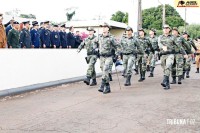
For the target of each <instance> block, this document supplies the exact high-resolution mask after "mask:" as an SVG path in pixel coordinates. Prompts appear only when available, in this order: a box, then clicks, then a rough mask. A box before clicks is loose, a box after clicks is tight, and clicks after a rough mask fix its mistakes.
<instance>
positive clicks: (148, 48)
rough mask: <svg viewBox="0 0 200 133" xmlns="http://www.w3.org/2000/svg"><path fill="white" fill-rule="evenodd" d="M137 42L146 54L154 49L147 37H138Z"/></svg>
mask: <svg viewBox="0 0 200 133" xmlns="http://www.w3.org/2000/svg"><path fill="white" fill-rule="evenodd" d="M138 42H139V44H140V46H141V47H142V50H143V52H145V53H146V54H150V52H153V51H154V50H153V47H152V45H151V43H150V41H149V39H148V38H146V37H138Z"/></svg>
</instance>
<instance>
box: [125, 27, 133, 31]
mask: <svg viewBox="0 0 200 133" xmlns="http://www.w3.org/2000/svg"><path fill="white" fill-rule="evenodd" d="M125 31H132V32H133V28H131V27H130V26H128V27H127V28H126V29H125Z"/></svg>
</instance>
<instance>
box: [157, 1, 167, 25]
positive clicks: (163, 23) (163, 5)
mask: <svg viewBox="0 0 200 133" xmlns="http://www.w3.org/2000/svg"><path fill="white" fill-rule="evenodd" d="M158 3H160V4H161V5H162V7H163V15H162V20H163V22H162V26H164V25H165V4H163V3H161V2H160V0H158Z"/></svg>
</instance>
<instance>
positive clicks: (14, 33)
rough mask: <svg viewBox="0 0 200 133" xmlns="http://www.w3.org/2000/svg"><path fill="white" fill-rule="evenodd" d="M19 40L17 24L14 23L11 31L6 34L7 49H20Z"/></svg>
mask: <svg viewBox="0 0 200 133" xmlns="http://www.w3.org/2000/svg"><path fill="white" fill-rule="evenodd" d="M19 39H20V32H19V22H17V21H14V22H13V27H12V29H11V30H10V31H9V32H8V47H9V48H21V45H20V43H19Z"/></svg>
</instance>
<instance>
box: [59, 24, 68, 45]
mask: <svg viewBox="0 0 200 133" xmlns="http://www.w3.org/2000/svg"><path fill="white" fill-rule="evenodd" d="M60 28H61V30H60V33H59V35H60V43H61V48H67V33H66V27H65V24H63V25H61V26H60Z"/></svg>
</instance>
